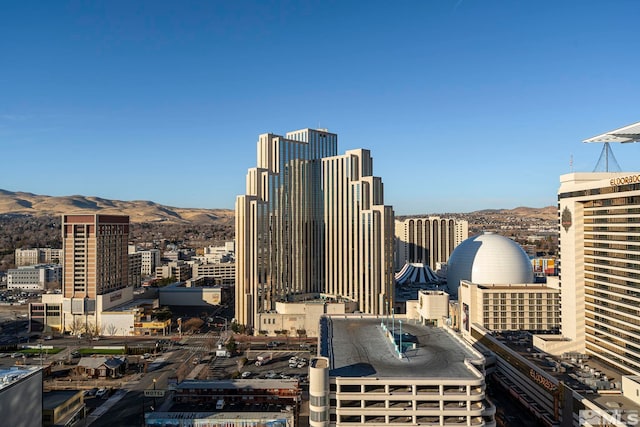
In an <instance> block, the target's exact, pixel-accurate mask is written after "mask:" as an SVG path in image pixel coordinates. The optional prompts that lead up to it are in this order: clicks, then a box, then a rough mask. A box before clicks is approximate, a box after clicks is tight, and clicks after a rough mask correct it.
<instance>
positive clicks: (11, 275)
mask: <svg viewBox="0 0 640 427" xmlns="http://www.w3.org/2000/svg"><path fill="white" fill-rule="evenodd" d="M61 282H62V266H61V265H43V264H41V265H33V266H24V267H18V268H12V269H9V270H8V271H7V288H8V289H22V290H37V291H44V290H46V289H54V288H55V289H60V284H61Z"/></svg>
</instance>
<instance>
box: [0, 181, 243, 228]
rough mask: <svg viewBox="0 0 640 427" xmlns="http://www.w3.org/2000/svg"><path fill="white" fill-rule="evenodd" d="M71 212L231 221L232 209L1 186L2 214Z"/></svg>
mask: <svg viewBox="0 0 640 427" xmlns="http://www.w3.org/2000/svg"><path fill="white" fill-rule="evenodd" d="M69 213H101V214H121V215H129V217H130V220H131V222H132V223H150V222H167V223H176V224H180V223H182V224H219V225H232V224H233V218H234V211H233V210H231V209H191V208H176V207H172V206H164V205H160V204H158V203H154V202H150V201H146V200H133V201H122V200H108V199H102V198H100V197H91V196H61V197H53V196H43V195H38V194H32V193H23V192H12V191H6V190H1V189H0V215H7V214H13V215H31V216H60V215H62V214H69Z"/></svg>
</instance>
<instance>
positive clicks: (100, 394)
mask: <svg viewBox="0 0 640 427" xmlns="http://www.w3.org/2000/svg"><path fill="white" fill-rule="evenodd" d="M108 393H109V390H108V389H106V388H101V389H99V390H98V391H97V392H96V397H97V398H99V399H101V398H103V397H106V396H107V394H108Z"/></svg>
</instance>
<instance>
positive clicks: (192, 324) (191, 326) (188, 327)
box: [182, 317, 204, 332]
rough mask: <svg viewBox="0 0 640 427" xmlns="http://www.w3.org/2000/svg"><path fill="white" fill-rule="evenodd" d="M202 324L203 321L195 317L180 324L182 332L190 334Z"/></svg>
mask: <svg viewBox="0 0 640 427" xmlns="http://www.w3.org/2000/svg"><path fill="white" fill-rule="evenodd" d="M203 324H204V320H202V319H200V318H197V317H192V318H191V319H189V320H187V321H186V322H182V330H183V331H185V332H190V331H191V332H193V331H195V330H197V329H200V328H201V327H202V325H203Z"/></svg>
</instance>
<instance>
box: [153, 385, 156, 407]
mask: <svg viewBox="0 0 640 427" xmlns="http://www.w3.org/2000/svg"><path fill="white" fill-rule="evenodd" d="M156 381H157V379H156V378H154V379H153V390H154V393H153V410H154V411H155V410H156V409H157V407H156V393H155V390H156Z"/></svg>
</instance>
